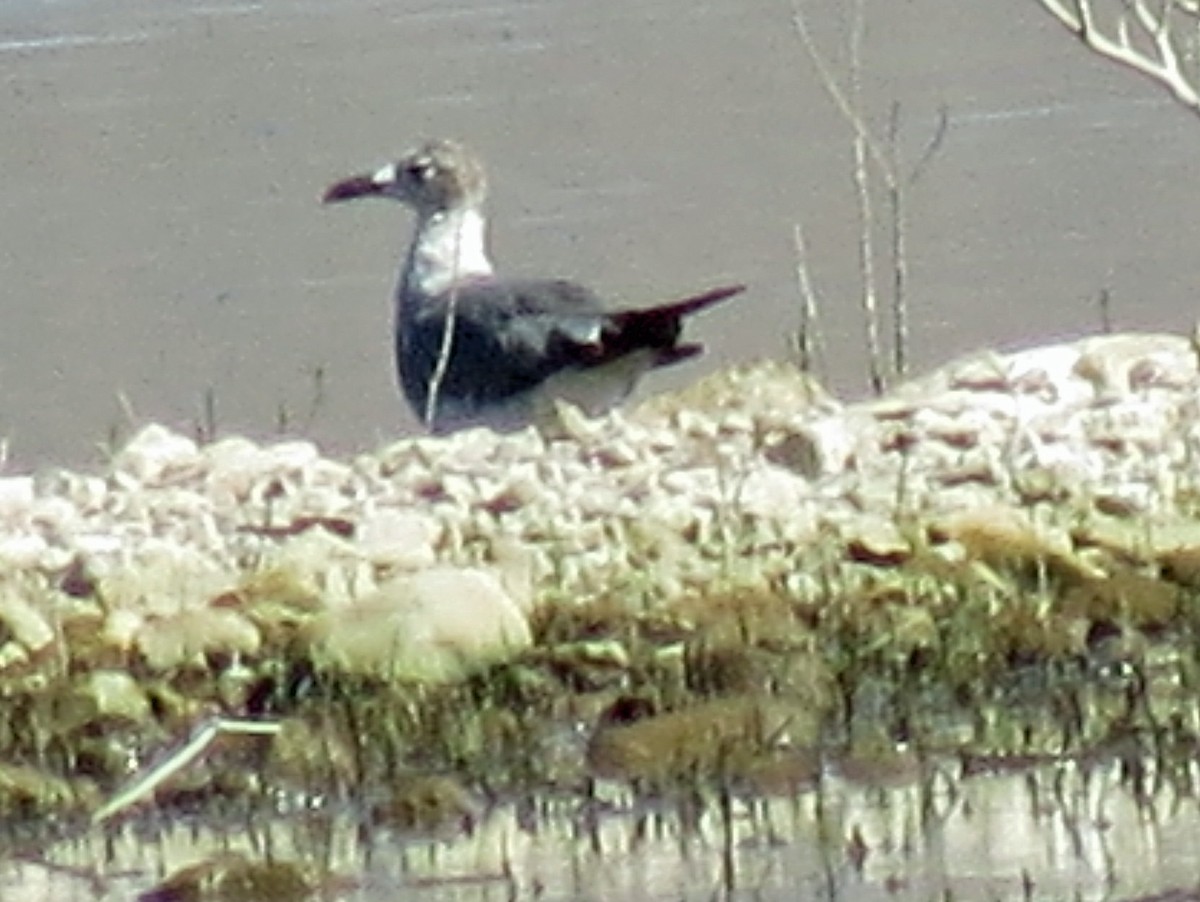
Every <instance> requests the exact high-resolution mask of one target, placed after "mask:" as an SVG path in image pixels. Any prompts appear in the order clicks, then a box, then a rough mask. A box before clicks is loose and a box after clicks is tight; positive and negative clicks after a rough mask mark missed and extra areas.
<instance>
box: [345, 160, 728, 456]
mask: <svg viewBox="0 0 1200 902" xmlns="http://www.w3.org/2000/svg"><path fill="white" fill-rule="evenodd" d="M486 195H487V181H486V178H485V176H484V171H483V165H482V164H481V163H480V161H479V160H478V159H477V158H476V157H475V156H474V155H473V154H472V153H471V152H470V151H469V150H467V148H465V147H463V146H462V145H461V144H459V143H457V142H454V141H445V140H442V141H430V142H428V143H426V144H424V145H423V146H421V147H419V148H417V149H415V150H413V151H411V152H409V153H407V154H405V155H404V156H403V157H401V158H400V160H399V161H397V162H395V163H392V164H389V165H387V166H384V167H383V168H382V169H380V170H379V171H377V172H375V173H374V174H370V175H358V176H354V177H352V178H348V179H344V180H343V181H340V182H337V183H336V184H334V185H332V186H330V188H329V189H328V190H327V191H326V192H325V197H324V202H325V203H335V202H340V201H345V200H351V199H353V198H358V197H390V198H392V199H393V200H398V201H401V202H403V203H405V204H407V205H408V206H410V207H412V208H413V210H415V211H416V215H417V221H416V230H415V234H414V235H413V239H412V244H411V246H410V247H409V249H408V253H407V255H406V257H405V258H404V264H403V268H402V269H401V272H400V284H399V286H398V287H397V289H396V319H395V340H396V366H397V369H398V370H399V375H400V386H401V388H402V389H403V390H404V395H405V397H407V399H408V402H409V404H410V405H411V406H412V408H413V410H414V411H415V412H416V414H417V416H418V417H420V418H421V420H422V421H423V422H424V424H425V426H426V427H427V428H428V429H429V430H430V431H431V432H433V433H435V434H440V433H447V432H453V431H455V430H457V429H464V428H467V427H471V426H489V427H491V428H492V429H495V430H497V431H502V432H503V431H511V430H515V429H520V428H522V427H524V426H526V425H528V424H529V423H532V422H538V421H540V420H541V419H542V418H543V416H544V415H545V414H546V413H547V412H549V411H551V410H553V407H554V401H555V400H563V401H568V402H570V403H572V404H575V405H576V406H578V407H580V408H581V409H582V410H583V411H584V412H586V413H588V414H590V415H593V416H594V415H596V414H599V413H602V412H604V411H605V410H607V409H609V408H610V407H612V406H614V405H615V404H618V403H619V402H620V401H621V400H623V399H624V398H625V397H626V396H627V395H628V394H629V393H630V391H632V390H633V387H634V384H635V383H636V382H637V380H638V378H639V377H640V376H641V375H642V374H643V373H644V372H646V371H647V370H650V369H654V368H655V367H660V366H668V365H670V364H673V363H678V362H679V361H681V360H686V359H687V358H689V357H692V356H695V355H696V354H699V353H700V352H701V350H703V348H702V346H701V345H699V344H681V343H680V341H679V337H680V331H681V329H682V324H683V318H684V317H685V316H687V315H688V314H691V313H694V312H696V311H698V310H701V309H703V308H705V307H708V306H709V305H711V304H715V303H717V302H718V301H722V300H724V299H726V298H728V297H731V296H732V295H735V294H737V293H738V292H740V291H742V290H743V289H744V286H741V285H731V286H727V287H722V288H715V289H712V290H710V291H706V292H704V293H702V294H697V295H694V296H692V297H688V298H684V299H682V300H678V301H674V302H672V303H669V304H662V305H659V306H654V307H646V308H642V309H636V310H623V311H611V310H606V309H605V307H604V306H603V305H602V304H601V302H600V299H599V298H598V297H597V296H596V295H595V294H594V293H592V292H591V291H590V290H589V289H587V288H585V287H583V286H582V285H578V284H576V283H574V282H568V281H565V280H561V279H507V278H501V277H499V276H497V275H495V273H494V271H493V269H492V264H491V262H490V261H489V260H488V256H487V252H486V248H485V231H486V225H485V221H484V216H483V204H484V200H485V198H486Z"/></svg>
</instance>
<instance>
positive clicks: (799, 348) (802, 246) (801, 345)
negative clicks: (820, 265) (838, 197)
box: [792, 223, 825, 376]
mask: <svg viewBox="0 0 1200 902" xmlns="http://www.w3.org/2000/svg"><path fill="white" fill-rule="evenodd" d="M792 244H793V246H794V248H795V254H796V287H797V288H798V289H799V290H800V300H801V302H800V328H799V329H798V330H797V332H796V358H797V362H798V364H799V366H800V369H801V370H803V371H804V372H806V373H816V374H817V375H818V376H821V375H824V370H825V361H824V354H825V341H824V339H823V337H822V336H821V324H820V320H819V318H818V315H817V312H818V306H819V305H818V302H817V292H816V289H815V288H814V287H813V283H812V276H811V274H810V273H809V269H808V245H807V243H806V242H805V240H804V230H803V229H802V228H801V226H800V223H796V224H795V225H793V226H792Z"/></svg>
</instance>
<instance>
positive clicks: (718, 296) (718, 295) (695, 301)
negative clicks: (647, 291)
mask: <svg viewBox="0 0 1200 902" xmlns="http://www.w3.org/2000/svg"><path fill="white" fill-rule="evenodd" d="M745 290H746V286H745V285H725V286H722V287H721V288H710V289H709V290H708V291H704V292H701V293H700V294H694V295H692V296H691V297H686V298H683V299H682V300H679V301H671V302H670V303H668V304H656V305H655V306H653V307H642V308H641V309H638V310H629V311H626V312H625V315H626V316H631V317H636V318H637V319H643V320H644V319H648V318H649V319H663V320H680V319H683V317H685V316H688V315H689V314H692V313H695V312H697V311H698V310H703V309H704V308H705V307H711V306H712V305H713V304H719V303H720V302H721V301H724V300H726V299H727V298H731V297H733V296H734V295H735V294H741V293H742V292H743V291H745ZM618 315H620V314H618Z"/></svg>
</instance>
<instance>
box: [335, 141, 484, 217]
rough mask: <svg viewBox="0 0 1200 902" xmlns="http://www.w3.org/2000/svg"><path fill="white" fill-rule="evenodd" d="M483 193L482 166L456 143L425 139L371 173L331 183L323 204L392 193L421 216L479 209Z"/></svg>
mask: <svg viewBox="0 0 1200 902" xmlns="http://www.w3.org/2000/svg"><path fill="white" fill-rule="evenodd" d="M486 195H487V179H486V178H485V176H484V171H483V164H482V163H480V162H479V160H478V158H476V157H475V155H474V154H473V153H471V151H469V150H468V149H467V148H466V147H464V146H463V145H462V144H459V143H458V142H457V141H449V140H445V139H443V140H437V141H428V142H426V143H425V144H422V145H421V146H420V147H418V148H416V149H414V150H411V151H409V152H408V153H406V154H404V156H402V157H401V158H400V159H399V160H397V161H396V162H395V163H388V164H387V165H386V166H383V167H382V168H380V169H379V170H377V171H376V172H374V173H372V174H369V175H356V176H351V177H350V178H348V179H343V180H342V181H340V182H336V183H334V184H333V185H330V186H329V188H328V189H327V190H326V192H325V196H324V198H323V201H324V203H327V204H331V203H338V202H340V201H344V200H353V199H354V198H358V197H390V198H392V199H393V200H398V201H401V202H402V203H406V204H408V205H409V206H410V207H412V208H413V209H414V210H416V211H417V213H418V214H419V215H420V216H423V217H427V216H432V215H435V214H437V213H443V212H446V211H449V210H455V209H463V208H477V207H480V206H482V204H483V201H484V198H485V197H486Z"/></svg>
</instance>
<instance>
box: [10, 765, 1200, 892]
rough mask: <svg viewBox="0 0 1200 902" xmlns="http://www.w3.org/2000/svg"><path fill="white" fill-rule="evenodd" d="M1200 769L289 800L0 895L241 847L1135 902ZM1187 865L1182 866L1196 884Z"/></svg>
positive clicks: (1165, 865) (417, 886) (455, 869)
mask: <svg viewBox="0 0 1200 902" xmlns="http://www.w3.org/2000/svg"><path fill="white" fill-rule="evenodd" d="M1196 778H1197V774H1196V768H1195V765H1194V764H1192V763H1188V764H1186V765H1185V766H1184V767H1183V770H1181V771H1178V772H1173V773H1171V774H1167V773H1162V772H1159V771H1157V770H1155V769H1154V767H1152V766H1151V765H1150V763H1149V762H1142V761H1138V762H1137V763H1136V764H1133V765H1131V763H1130V762H1129V761H1125V762H1106V763H1104V764H1099V765H1082V764H1077V763H1061V764H1045V765H1040V766H1038V767H1035V768H1033V769H1029V770H1025V771H1019V772H991V773H976V774H974V775H972V776H962V772H961V767H960V766H959V765H958V764H953V765H952V764H950V763H945V764H943V765H941V766H937V767H933V768H932V769H926V771H925V773H924V776H923V777H921V778H920V779H919V780H916V781H914V782H911V783H909V784H907V785H904V786H889V787H879V786H863V785H860V784H855V783H851V782H850V781H849V780H847V779H846V778H844V777H841V776H834V775H832V774H826V775H825V776H824V777H823V779H822V780H821V782H820V785H819V786H818V787H817V788H816V789H815V790H813V791H811V792H807V793H802V794H800V795H798V796H796V797H793V798H775V799H753V800H751V799H726V802H727V804H722V800H721V799H720V798H715V797H714V798H710V799H706V800H701V799H699V798H686V797H685V798H679V799H675V800H673V801H671V802H665V801H661V800H660V801H658V802H656V803H654V804H652V805H651V804H646V803H634V802H629V801H628V800H623V799H619V798H616V797H615V796H614V798H613V800H611V801H603V800H594V801H589V802H587V803H585V804H580V803H579V802H578V801H566V800H541V801H537V802H526V803H506V804H503V805H500V806H497V807H496V808H495V809H494V810H492V811H491V812H490V813H489V814H487V815H485V816H484V817H483V818H482V819H481V820H480V822H479V824H478V826H477V827H476V829H475V830H474V831H473V833H472V834H471V835H469V836H459V837H455V838H445V839H436V840H434V839H428V838H414V837H412V836H411V835H400V834H397V833H392V832H390V831H386V830H379V829H372V830H366V829H364V828H363V827H362V825H361V823H360V821H359V820H358V819H357V818H354V817H350V816H327V815H325V814H312V813H309V814H294V815H291V816H289V817H288V818H287V819H286V820H284V819H277V820H274V821H272V822H270V823H265V822H261V821H254V820H252V821H250V822H249V823H245V824H239V825H237V826H236V827H233V826H228V827H227V828H226V829H207V828H206V829H203V830H201V829H193V828H190V827H180V826H173V827H168V828H164V829H163V830H161V831H158V830H154V831H150V832H147V831H146V829H145V828H144V826H142V827H137V828H134V827H132V826H131V827H127V828H125V829H124V830H123V831H121V832H120V833H118V834H115V835H113V836H112V837H110V838H103V837H100V836H91V837H88V838H85V839H77V840H72V841H63V842H60V843H58V844H56V845H53V846H51V847H50V848H49V849H48V850H47V851H46V852H45V858H44V860H41V858H40V853H39V854H34V853H31V852H30V851H29V850H26V853H25V854H24V855H20V856H14V857H12V858H9V859H8V860H7V861H4V862H0V897H2V898H3V899H5V900H16V902H24V900H42V899H47V900H49V899H54V900H84V899H89V900H90V899H95V898H112V899H127V898H131V897H132V896H133V895H135V894H136V893H139V892H145V891H146V890H147V889H149V888H151V887H152V886H154V885H155V884H157V883H159V882H161V881H162V880H163V879H164V878H165V877H167V876H168V875H170V874H172V873H176V872H177V871H178V870H179V869H180V868H182V867H184V866H185V865H189V864H192V863H194V862H196V861H199V860H203V859H208V858H214V859H218V860H220V856H222V855H224V854H225V853H227V852H229V851H234V852H241V853H244V854H245V855H246V856H248V857H249V858H251V859H258V860H276V861H289V860H290V861H297V862H302V863H303V865H304V866H305V868H306V869H309V870H313V871H315V872H325V873H327V874H328V875H329V877H328V879H327V880H326V881H325V883H324V884H323V885H322V887H321V890H320V891H321V892H324V893H325V895H326V897H331V896H332V897H336V898H343V899H353V900H364V902H374V900H384V899H394V898H396V894H397V893H398V892H403V893H404V894H405V898H420V899H428V900H437V902H450V900H460V899H482V900H487V899H497V900H500V899H512V898H540V899H616V898H620V899H713V898H753V899H766V900H784V899H795V898H807V899H829V900H846V902H867V900H876V899H878V900H884V899H888V900H895V899H911V900H928V899H933V898H938V899H941V898H955V899H983V900H993V899H995V900H1007V899H1014V900H1016V899H1063V898H1072V899H1081V900H1088V899H1136V898H1138V897H1140V896H1144V895H1148V894H1151V893H1161V892H1162V891H1164V890H1166V889H1169V888H1172V887H1190V886H1192V885H1193V884H1194V879H1195V873H1196V866H1197V860H1196V849H1195V843H1194V840H1193V839H1192V838H1193V837H1195V836H1196V835H1197V834H1198V832H1200V811H1198V810H1197V803H1196V798H1195V794H1194V792H1193V791H1192V789H1193V788H1194V786H1195V785H1196ZM1189 881H1190V882H1189Z"/></svg>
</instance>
